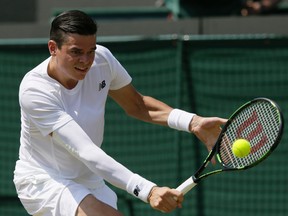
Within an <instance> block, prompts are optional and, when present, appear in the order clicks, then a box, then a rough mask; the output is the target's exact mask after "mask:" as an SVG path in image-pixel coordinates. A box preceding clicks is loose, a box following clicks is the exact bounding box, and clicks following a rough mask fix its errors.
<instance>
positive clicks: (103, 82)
mask: <svg viewBox="0 0 288 216" xmlns="http://www.w3.org/2000/svg"><path fill="white" fill-rule="evenodd" d="M105 86H106V82H105V80H103V81H102V82H101V83H99V91H101V89H104V88H105Z"/></svg>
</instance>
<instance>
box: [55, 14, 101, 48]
mask: <svg viewBox="0 0 288 216" xmlns="http://www.w3.org/2000/svg"><path fill="white" fill-rule="evenodd" d="M69 33H71V34H79V35H95V34H96V33H97V23H96V22H95V21H94V20H93V19H92V18H91V17H90V16H88V15H87V14H86V13H84V12H82V11H79V10H70V11H66V12H63V13H61V14H59V15H58V16H57V17H55V19H54V20H53V21H52V23H51V29H50V40H54V41H55V42H56V44H57V46H58V47H59V48H61V46H62V44H63V43H64V42H65V39H66V34H69Z"/></svg>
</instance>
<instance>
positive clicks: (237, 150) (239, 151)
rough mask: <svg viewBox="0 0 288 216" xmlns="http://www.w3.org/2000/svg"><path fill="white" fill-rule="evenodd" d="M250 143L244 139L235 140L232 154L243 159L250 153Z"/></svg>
mask: <svg viewBox="0 0 288 216" xmlns="http://www.w3.org/2000/svg"><path fill="white" fill-rule="evenodd" d="M250 150H251V147H250V143H249V141H248V140H246V139H237V140H236V141H235V142H234V143H233V146H232V152H233V154H234V155H235V156H236V157H239V158H243V157H246V156H247V155H248V154H249V153H250Z"/></svg>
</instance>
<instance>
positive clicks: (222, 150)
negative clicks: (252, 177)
mask: <svg viewBox="0 0 288 216" xmlns="http://www.w3.org/2000/svg"><path fill="white" fill-rule="evenodd" d="M283 128H284V119H283V114H282V112H281V110H280V108H279V106H278V105H277V104H276V103H275V102H274V101H272V100H270V99H268V98H256V99H254V100H252V101H249V102H247V103H245V104H244V105H242V106H241V107H240V108H239V109H238V110H236V111H235V112H234V113H233V114H232V115H231V116H230V118H229V119H228V122H227V123H226V124H225V125H224V127H223V129H222V133H221V135H220V137H219V139H218V141H217V144H216V156H217V159H218V161H219V162H220V163H221V164H222V166H224V168H225V169H226V170H240V169H248V168H250V167H253V166H255V165H257V164H258V163H260V162H261V161H263V160H264V159H265V158H267V157H268V156H269V155H270V154H271V153H272V152H273V150H274V149H275V148H276V147H277V145H278V144H279V142H280V140H281V138H282V133H283ZM237 139H246V140H248V141H249V142H250V146H251V149H250V153H249V154H248V155H247V156H246V157H241V158H240V157H237V156H235V155H234V154H233V152H232V146H233V143H234V141H235V140H237Z"/></svg>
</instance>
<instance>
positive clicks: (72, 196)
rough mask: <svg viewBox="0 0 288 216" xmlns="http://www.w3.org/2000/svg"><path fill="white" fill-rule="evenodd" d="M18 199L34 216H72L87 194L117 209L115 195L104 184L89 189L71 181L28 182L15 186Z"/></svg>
mask: <svg viewBox="0 0 288 216" xmlns="http://www.w3.org/2000/svg"><path fill="white" fill-rule="evenodd" d="M16 190H17V193H18V197H19V199H20V201H21V202H22V204H23V206H24V208H25V209H26V210H27V212H28V213H29V214H31V215H34V216H72V215H75V213H76V210H77V207H78V206H79V204H80V202H81V201H82V200H83V198H84V197H86V196H87V195H88V194H92V195H94V196H95V197H96V198H97V199H99V200H101V201H102V202H104V203H106V204H108V205H110V206H112V207H114V208H115V209H117V195H116V194H115V192H114V191H112V190H111V189H110V188H109V187H108V186H107V185H105V183H104V182H103V183H102V184H100V185H98V186H97V187H96V188H95V189H89V188H87V187H85V186H83V185H81V184H78V183H75V182H74V181H71V180H61V181H59V180H57V181H56V180H54V179H48V180H47V179H46V181H40V182H37V181H36V182H35V181H29V182H27V181H26V183H25V184H16Z"/></svg>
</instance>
